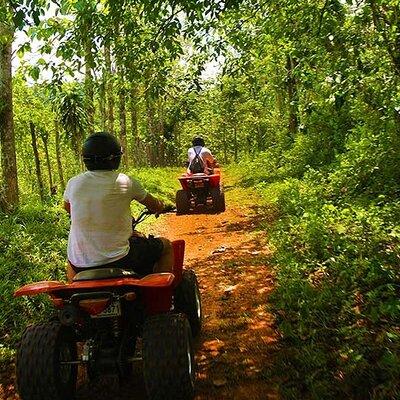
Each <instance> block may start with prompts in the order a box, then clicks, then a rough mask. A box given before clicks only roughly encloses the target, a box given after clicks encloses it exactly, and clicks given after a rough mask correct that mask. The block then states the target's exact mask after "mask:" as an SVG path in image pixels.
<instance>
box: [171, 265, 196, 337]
mask: <svg viewBox="0 0 400 400" xmlns="http://www.w3.org/2000/svg"><path fill="white" fill-rule="evenodd" d="M174 304H175V310H176V311H178V312H182V313H183V314H185V315H186V316H187V318H188V320H189V323H190V327H191V329H192V335H193V337H196V336H197V335H198V334H199V333H200V331H201V325H202V320H203V313H202V309H201V296H200V289H199V283H198V282H197V277H196V274H195V273H194V271H193V270H191V269H189V270H184V271H183V273H182V281H181V282H180V284H179V285H178V286H177V287H176V289H175V296H174Z"/></svg>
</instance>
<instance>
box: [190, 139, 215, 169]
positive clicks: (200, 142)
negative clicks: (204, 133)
mask: <svg viewBox="0 0 400 400" xmlns="http://www.w3.org/2000/svg"><path fill="white" fill-rule="evenodd" d="M192 145H193V147H191V148H190V149H189V150H188V170H187V172H188V173H192V174H198V173H205V174H212V173H213V170H214V167H216V166H217V162H216V160H215V158H214V156H213V155H212V154H211V151H210V150H209V149H207V147H205V142H204V139H203V138H202V137H195V138H194V139H193V141H192Z"/></svg>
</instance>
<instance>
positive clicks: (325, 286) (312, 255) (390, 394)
mask: <svg viewBox="0 0 400 400" xmlns="http://www.w3.org/2000/svg"><path fill="white" fill-rule="evenodd" d="M373 146H375V147H376V148H378V147H379V146H378V144H377V143H376V141H375V139H374V138H372V139H368V138H367V139H366V138H363V139H362V141H361V144H359V145H357V143H353V144H352V145H351V146H349V148H348V151H347V153H345V154H344V155H342V156H340V157H338V158H337V160H336V162H335V163H333V164H332V165H330V166H329V168H326V167H325V168H324V169H322V168H321V169H319V170H317V169H314V168H311V167H310V166H309V165H301V160H300V161H299V160H298V161H297V165H294V164H295V161H293V163H292V164H291V165H287V164H285V163H282V164H281V166H279V165H278V164H279V162H281V159H280V161H279V162H278V161H277V159H271V158H272V157H273V154H271V152H269V153H265V154H263V155H261V156H260V157H259V158H257V159H256V160H255V161H247V162H244V163H242V165H240V166H239V168H238V169H237V174H238V175H239V176H240V177H241V178H242V179H241V182H242V185H245V186H250V185H251V186H253V185H255V186H256V187H257V189H258V191H259V192H260V194H261V196H262V198H263V199H264V202H265V205H264V210H263V212H264V213H272V214H274V215H275V216H276V218H275V222H274V223H273V224H272V225H270V226H269V227H268V228H267V230H268V236H269V238H270V242H271V247H272V248H273V251H274V254H273V263H274V266H275V270H276V279H277V285H276V290H275V292H274V294H273V296H272V298H271V299H270V300H271V302H272V309H273V311H274V314H275V316H276V321H277V324H278V327H279V330H280V332H281V334H282V341H281V348H280V351H279V352H278V354H277V360H276V364H275V367H274V371H273V373H274V374H275V375H276V376H277V377H278V378H279V380H280V390H281V395H282V398H283V399H293V400H294V399H296V400H297V399H315V400H317V399H318V400H321V399H338V398H339V399H344V398H346V399H359V400H365V399H375V400H377V399H380V400H384V399H385V400H387V399H399V398H400V269H399V262H400V200H399V199H398V196H397V194H398V193H399V188H400V186H399V183H398V182H399V181H397V183H396V182H395V179H396V176H398V171H395V169H396V168H397V167H396V168H394V167H393V166H392V172H390V164H389V161H388V160H387V159H385V157H383V156H382V155H379V156H378V155H376V156H375V155H374V154H373V151H372V150H371V147H373ZM365 148H369V149H370V150H369V153H368V155H366V152H365ZM380 151H381V149H379V148H378V150H377V152H378V153H379V152H380ZM371 153H372V154H371ZM263 164H264V165H269V166H271V168H272V167H275V169H268V168H267V169H265V168H264V169H262V168H260V166H261V165H263ZM300 170H302V173H300V174H299V172H298V171H300ZM253 172H254V173H253Z"/></svg>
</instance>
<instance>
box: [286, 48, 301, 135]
mask: <svg viewBox="0 0 400 400" xmlns="http://www.w3.org/2000/svg"><path fill="white" fill-rule="evenodd" d="M295 68H296V61H295V59H294V58H293V57H292V56H290V55H288V56H287V58H286V70H287V93H288V101H289V133H290V136H291V140H293V139H294V136H295V134H296V133H297V130H298V125H299V119H298V111H297V103H298V98H297V82H296V78H295V76H294V69H295Z"/></svg>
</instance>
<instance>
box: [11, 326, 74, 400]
mask: <svg viewBox="0 0 400 400" xmlns="http://www.w3.org/2000/svg"><path fill="white" fill-rule="evenodd" d="M76 359H77V351H76V342H75V340H74V335H73V332H72V330H71V329H69V328H67V327H65V326H63V325H61V324H60V323H59V322H49V323H46V324H41V325H34V326H30V327H28V328H27V329H26V330H25V332H24V334H23V336H22V339H21V343H20V346H19V348H18V351H17V368H16V369H17V384H18V390H19V394H20V396H21V398H22V399H23V400H38V399H40V400H71V399H73V398H74V396H75V389H76V378H77V365H76V364H73V363H70V362H72V361H76Z"/></svg>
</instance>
